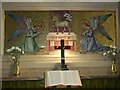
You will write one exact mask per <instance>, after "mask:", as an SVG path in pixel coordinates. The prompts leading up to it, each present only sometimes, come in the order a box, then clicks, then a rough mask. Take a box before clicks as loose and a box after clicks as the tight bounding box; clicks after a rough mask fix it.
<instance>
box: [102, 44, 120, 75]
mask: <svg viewBox="0 0 120 90" xmlns="http://www.w3.org/2000/svg"><path fill="white" fill-rule="evenodd" d="M103 55H104V56H108V58H110V59H111V60H112V73H113V74H115V73H117V65H116V60H117V59H119V58H120V48H119V49H118V48H117V47H114V46H112V45H110V47H109V48H108V50H107V51H106V52H104V53H103Z"/></svg>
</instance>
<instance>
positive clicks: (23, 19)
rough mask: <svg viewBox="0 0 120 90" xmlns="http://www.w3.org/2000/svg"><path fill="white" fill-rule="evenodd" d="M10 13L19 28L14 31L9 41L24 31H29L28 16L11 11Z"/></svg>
mask: <svg viewBox="0 0 120 90" xmlns="http://www.w3.org/2000/svg"><path fill="white" fill-rule="evenodd" d="M8 15H9V16H10V17H11V18H12V19H13V20H14V21H15V22H16V23H17V24H18V28H17V29H16V31H15V32H14V33H12V34H11V35H10V37H9V38H8V40H7V41H8V42H9V41H13V40H14V39H15V38H16V37H18V36H20V35H21V34H22V33H24V32H26V31H27V28H28V25H27V23H26V21H27V19H28V18H27V17H20V16H16V15H14V14H12V13H9V14H8Z"/></svg>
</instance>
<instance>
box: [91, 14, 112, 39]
mask: <svg viewBox="0 0 120 90" xmlns="http://www.w3.org/2000/svg"><path fill="white" fill-rule="evenodd" d="M111 15H112V14H105V15H101V16H97V17H93V18H91V19H90V27H91V28H92V29H93V31H95V32H99V33H100V34H102V35H103V36H105V37H106V38H107V39H109V40H112V41H113V39H112V38H111V37H110V35H109V34H108V33H107V32H106V30H105V28H104V26H103V23H104V22H105V21H106V20H107V19H108V18H109V17H110V16H111Z"/></svg>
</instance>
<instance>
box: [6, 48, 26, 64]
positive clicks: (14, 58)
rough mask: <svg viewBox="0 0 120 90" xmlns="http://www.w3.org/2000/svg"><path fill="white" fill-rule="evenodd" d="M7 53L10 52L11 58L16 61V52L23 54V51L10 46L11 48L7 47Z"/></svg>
mask: <svg viewBox="0 0 120 90" xmlns="http://www.w3.org/2000/svg"><path fill="white" fill-rule="evenodd" d="M7 53H10V55H11V56H12V60H13V61H14V63H15V62H17V58H18V54H19V53H21V54H24V51H23V50H22V49H21V48H19V47H16V46H12V47H11V48H9V49H7Z"/></svg>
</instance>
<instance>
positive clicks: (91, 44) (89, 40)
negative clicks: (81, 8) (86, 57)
mask: <svg viewBox="0 0 120 90" xmlns="http://www.w3.org/2000/svg"><path fill="white" fill-rule="evenodd" d="M111 15H112V14H105V15H101V16H96V17H93V18H91V19H90V22H88V21H87V20H83V21H81V27H82V28H84V32H82V33H81V35H82V36H85V38H83V39H82V40H80V44H81V46H82V50H81V52H96V51H103V50H106V49H107V48H106V47H105V46H103V45H101V44H97V43H96V39H95V37H94V35H95V34H96V32H99V33H100V34H102V35H103V36H104V37H106V38H107V39H108V40H112V38H111V37H110V35H109V34H108V33H107V32H106V31H105V28H104V26H103V23H104V22H105V21H106V20H107V19H108V18H109V17H110V16H111ZM112 41H113V40H112Z"/></svg>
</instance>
